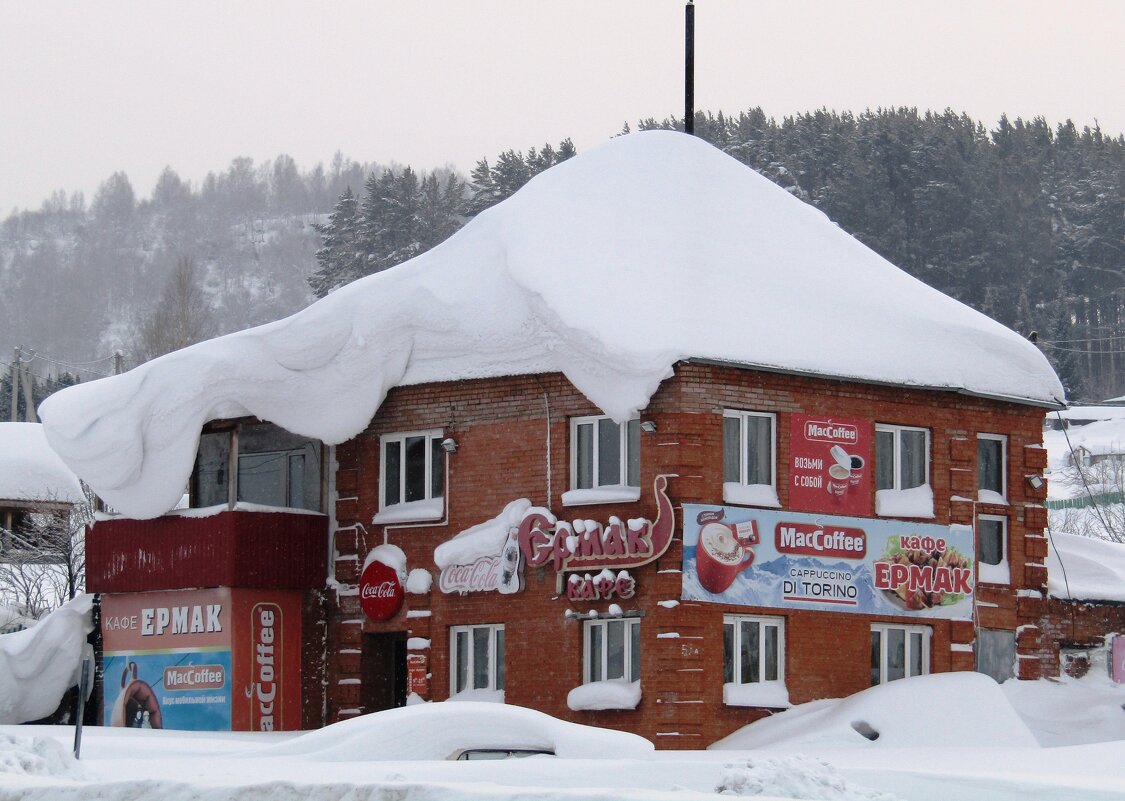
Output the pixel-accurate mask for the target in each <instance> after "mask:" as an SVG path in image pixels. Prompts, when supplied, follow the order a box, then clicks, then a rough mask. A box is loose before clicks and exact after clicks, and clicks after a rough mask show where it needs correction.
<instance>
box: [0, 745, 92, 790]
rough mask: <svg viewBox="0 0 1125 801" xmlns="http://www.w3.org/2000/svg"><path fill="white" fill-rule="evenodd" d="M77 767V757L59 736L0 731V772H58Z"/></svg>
mask: <svg viewBox="0 0 1125 801" xmlns="http://www.w3.org/2000/svg"><path fill="white" fill-rule="evenodd" d="M77 770H78V761H77V760H76V759H75V758H74V755H73V754H71V753H70V752H69V751H67V750H66V748H65V747H63V744H62V743H60V742H59V741H58V740H55V739H53V738H51V737H15V736H13V735H10V734H4V733H0V776H2V775H4V774H19V775H23V776H59V775H62V774H73V773H75V772H76V771H77ZM0 783H2V782H0Z"/></svg>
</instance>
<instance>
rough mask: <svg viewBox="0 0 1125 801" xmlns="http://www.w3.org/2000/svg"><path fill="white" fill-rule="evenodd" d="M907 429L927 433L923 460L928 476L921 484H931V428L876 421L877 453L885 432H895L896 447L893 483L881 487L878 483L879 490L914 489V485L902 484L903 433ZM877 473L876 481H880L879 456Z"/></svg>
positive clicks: (876, 467) (894, 450)
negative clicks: (880, 437) (906, 485)
mask: <svg viewBox="0 0 1125 801" xmlns="http://www.w3.org/2000/svg"><path fill="white" fill-rule="evenodd" d="M905 431H910V432H917V431H921V432H922V433H924V434H925V435H926V452H925V459H924V460H923V463H924V464H925V466H926V476H925V479H924V480H923V481H922V484H921V485H919V486H929V484H930V459H931V457H932V450H933V444H932V442H931V440H932V436H931V434H930V429H928V428H923V427H922V426H904V425H896V424H891V423H876V424H875V442H876V446H875V452H876V454H878V452H879V447H878V441H879V434H880V433H884V434H893V435H894V448H893V454H894V456H893V461H894V464H893V467H892V478H893V483H892V484H891V486H889V487H879V486H878V484H876V489H877V490H878V489H883V490H887V489H892V490H898V491H902V490H905V489H914V487H903V486H902V436H901V435H902V433H903V432H905ZM875 475H876V482H877V481H878V475H879V465H878V459H877V458H876V465H875Z"/></svg>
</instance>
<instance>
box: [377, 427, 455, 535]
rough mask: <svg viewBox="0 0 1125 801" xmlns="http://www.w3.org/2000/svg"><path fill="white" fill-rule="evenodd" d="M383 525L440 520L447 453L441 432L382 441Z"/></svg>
mask: <svg viewBox="0 0 1125 801" xmlns="http://www.w3.org/2000/svg"><path fill="white" fill-rule="evenodd" d="M379 443H380V450H381V453H382V459H380V465H379V486H380V493H379V514H378V515H376V516H375V521H376V522H380V523H387V522H392V521H394V520H400V519H401V520H438V519H439V518H441V516H442V514H443V507H442V499H443V497H444V495H445V451H443V450H442V447H441V431H440V430H433V431H410V432H406V433H401V434H384V435H383V436H382V437H380V438H379Z"/></svg>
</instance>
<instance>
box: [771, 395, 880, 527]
mask: <svg viewBox="0 0 1125 801" xmlns="http://www.w3.org/2000/svg"><path fill="white" fill-rule="evenodd" d="M791 420H792V431H791V435H790V440H789V442H790V446H789V508H790V509H794V510H799V511H805V512H828V513H831V514H846V515H860V516H866V515H870V514H871V510H872V499H873V497H874V496H873V494H872V491H871V487H872V481H873V476H874V472H875V465H874V464H873V462H872V437H873V434H872V432H873V430H874V426H873V425H872V424H871V423H870V422H869V421H866V420H847V419H841V418H837V417H825V416H823V415H807V414H794V415H792V416H791Z"/></svg>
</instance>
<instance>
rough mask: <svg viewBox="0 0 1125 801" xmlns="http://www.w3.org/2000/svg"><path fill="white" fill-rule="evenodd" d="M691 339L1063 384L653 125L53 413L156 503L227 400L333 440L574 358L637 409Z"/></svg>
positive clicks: (601, 402) (63, 449) (947, 305)
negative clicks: (441, 396)
mask: <svg viewBox="0 0 1125 801" xmlns="http://www.w3.org/2000/svg"><path fill="white" fill-rule="evenodd" d="M692 357H697V358H705V359H710V360H718V361H722V362H728V363H732V364H738V365H745V366H751V367H765V368H768V369H779V370H782V371H786V372H795V373H810V374H816V375H827V376H832V377H843V378H853V379H859V380H866V381H878V382H890V383H893V384H908V385H912V386H919V387H933V388H941V389H952V390H966V391H969V392H973V393H977V394H982V395H989V396H1000V397H1005V398H1014V399H1022V400H1030V401H1034V402H1039V403H1045V404H1052V405H1053V404H1054V403H1056V402H1057V400H1058V399H1061V398H1062V397H1063V389H1062V386H1061V384H1060V383H1059V380H1058V378H1057V377H1056V375H1055V373H1054V371H1053V370H1052V369H1051V367H1050V365H1049V364H1048V363H1047V360H1046V358H1045V357H1044V356H1043V354H1042V353H1041V352H1040V351H1039V350H1038V349H1037V348H1035V347H1034V346H1033V345H1032V344H1030V343H1029V342H1027V341H1025V340H1024V339H1023V338H1022V337H1020V336H1019V335H1017V334H1015V333H1014V332H1012V331H1010V330H1008V329H1006V328H1004V327H1003V326H1001V325H1000V324H999V323H996V322H994V321H993V320H991V319H989V318H987V317H985V316H984V315H981V314H979V313H978V312H976V311H973V310H972V309H970V308H968V307H967V306H964V305H962V304H960V303H958V302H957V301H955V300H953V299H951V298H949V297H947V296H945V295H943V294H941V293H940V292H937V291H936V290H934V289H931V288H930V287H927V286H926V285H925V284H923V283H922V282H921V281H918V280H916V279H914V278H912V277H910V276H909V275H907V274H906V273H904V272H902V271H901V270H899V269H898V268H896V267H895V266H894V265H892V264H890V263H889V262H887V261H886V260H885V259H883V258H882V257H881V256H879V255H877V254H876V253H874V252H873V251H871V250H870V249H868V248H867V247H865V246H864V245H862V244H861V243H860V242H859V241H858V240H856V239H854V238H853V237H851V236H849V235H848V234H846V233H844V232H843V231H842V230H840V229H839V228H838V227H837V226H835V225H833V224H832V223H831V222H830V221H829V220H828V218H827V217H825V216H824V214H822V213H821V212H819V211H817V210H816V209H815V208H813V207H812V206H809V205H806V204H804V203H802V202H801V201H800V200H798V199H796V198H794V197H793V196H792V195H790V194H789V193H788V192H786V191H785V190H783V189H781V188H780V187H778V186H776V185H774V184H773V183H771V182H770V181H769V180H768V179H766V178H764V177H763V176H761V175H759V174H758V173H756V172H754V171H753V170H751V169H749V168H748V167H746V166H745V165H743V164H741V163H739V162H738V161H736V160H734V159H733V158H731V157H729V156H727V155H725V154H723V153H722V152H721V151H719V150H717V149H716V148H714V147H712V146H711V145H708V144H707V143H705V142H703V141H702V140H700V139H697V138H695V137H692V136H685V135H683V134H678V133H673V132H668V131H649V132H644V133H639V134H633V135H630V136H622V137H618V138H616V139H613V140H611V141H609V142H608V143H606V144H604V145H602V146H601V147H599V148H596V149H594V150H591V151H589V152H588V153H584V154H582V155H580V156H577V157H575V158H573V159H570V160H568V161H566V162H563V163H562V164H559V165H557V166H556V167H553V168H552V169H550V170H547V171H545V172H543V173H541V174H540V175H538V176H536V177H535V178H534V179H532V180H531V181H530V182H528V184H527V185H526V186H525V187H523V188H522V189H521V190H520V191H518V192H517V193H515V194H514V195H513V196H512V197H510V198H509V199H508V200H506V201H505V202H503V203H500V204H499V205H497V206H495V207H493V208H491V209H489V210H488V211H486V212H484V213H482V214H480V215H478V216H477V217H476V218H474V219H473V220H471V221H470V222H469V223H468V224H467V225H466V226H465V227H464V228H462V229H461V230H460V231H459V232H457V233H456V234H455V235H454V236H452V237H451V238H450V239H449V240H447V241H446V242H444V243H443V244H442V245H440V246H438V247H436V248H434V249H433V250H431V251H429V252H428V253H425V254H423V255H421V256H419V257H417V258H415V259H412V260H411V261H409V262H407V263H405V264H402V265H400V266H398V267H395V268H392V269H390V270H386V271H384V272H382V273H378V274H376V275H373V276H368V277H367V278H364V279H361V280H359V281H355V282H354V283H352V284H350V285H348V286H346V287H343V288H341V289H339V290H338V291H336V292H334V293H332V294H331V295H329V296H328V297H326V298H324V299H322V300H320V301H318V302H317V303H314V304H313V305H311V306H309V307H308V308H307V309H304V310H303V311H301V312H299V313H297V314H295V315H293V316H291V317H289V318H287V319H285V320H280V321H278V322H275V323H270V324H268V325H263V326H260V327H258V328H252V329H249V330H247V331H241V332H238V333H235V334H230V335H228V336H225V337H220V338H217V339H214V340H210V341H208V342H203V343H200V344H197V345H193V346H191V347H189V348H185V349H184V350H181V351H176V352H174V353H170V354H168V355H166V356H163V357H161V358H159V359H155V360H153V361H151V362H149V363H147V364H144V365H141V366H140V367H138V368H136V369H135V370H131V371H130V372H128V373H125V374H124V375H120V376H113V377H110V378H105V379H102V380H100V381H95V382H91V383H87V384H81V385H78V386H75V387H70V388H67V389H65V390H63V391H62V392H58V393H56V394H54V395H52V396H51V397H50V398H48V399H47V400H46V401H45V402H44V403H43V405H42V407H41V409H40V416H41V417H42V419H43V420H44V424H45V425H46V428H47V436H48V439H49V440H50V442H51V445H52V447H53V448H55V450H57V451H58V452H59V454H60V455H62V457H63V459H64V460H65V461H66V462H67V464H68V465H70V466H71V467H72V468H73V469H74V471H75V472H76V473H78V475H79V476H82V477H84V478H85V479H86V480H87V481H88V482H89V483H90V484H91V486H93V487H94V489H95V490H96V491H97V492H98V494H99V495H101V496H102V497H103V498H104V499H105V500H106V501H107V502H108V503H109V504H111V505H112V506H114V507H115V508H118V509H121V510H122V511H124V512H126V513H128V514H130V515H133V516H136V517H155V516H157V515H160V514H162V513H163V512H165V511H167V510H168V509H170V508H172V507H173V506H174V505H175V503H176V501H177V500H178V499H179V497H180V494H181V492H182V488H183V486H184V485H185V483H186V481H187V479H188V476H189V475H190V473H191V469H192V464H193V462H194V459H195V452H196V446H197V442H198V437H199V432H200V429H201V428H202V426H203V424H204V423H205V422H207V421H208V420H212V419H216V418H229V417H238V416H242V415H254V416H256V417H259V418H261V419H263V420H269V421H271V422H274V423H276V424H277V425H280V426H281V427H283V428H285V429H287V430H289V431H291V432H293V433H296V434H299V435H302V436H307V437H313V438H316V439H320V440H322V441H324V442H325V443H327V444H335V443H339V442H343V441H345V440H347V439H350V438H351V437H353V436H355V435H356V434H358V433H359V432H361V431H362V430H363V429H364V428H365V427H366V426H367V425H368V423H369V422H370V420H371V418H372V416H373V415H374V414H375V411H376V410H377V409H378V408H379V406H380V404H381V403H382V402H383V399H384V398H385V396H386V394H387V392H388V390H390V389H391V388H392V387H395V386H398V385H406V384H420V383H427V382H435V381H454V380H460V379H474V378H488V377H496V376H506V375H526V374H536V373H545V372H547V373H549V372H561V373H563V374H564V375H565V376H566V377H567V378H568V379H569V380H570V381H571V383H572V384H574V386H575V387H577V388H578V389H579V391H581V392H582V393H583V394H584V395H586V397H587V398H589V399H590V400H591V401H592V402H593V403H594V404H595V405H597V406H598V407H599V408H601V409H602V410H603V411H604V412H605V413H606V414H608V415H610V416H611V417H613V418H614V419H616V420H618V421H624V420H626V419H628V418H629V417H630V416H632V415H633V414H634V413H635V412H637V411H638V410H640V409H642V408H644V407H645V406H646V405H647V404H648V401H649V399H650V398H651V397H652V395H653V393H654V392H655V391H656V389H657V388H658V387H659V385H660V383H661V382H662V381H663V380H664V379H665V378H668V377H669V376H670V375H671V374H672V368H673V365H674V364H675V363H676V362H677V361H679V360H681V359H686V358H692ZM326 410H331V413H330V414H328V413H325V412H326Z"/></svg>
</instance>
